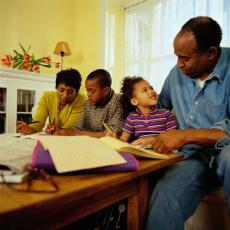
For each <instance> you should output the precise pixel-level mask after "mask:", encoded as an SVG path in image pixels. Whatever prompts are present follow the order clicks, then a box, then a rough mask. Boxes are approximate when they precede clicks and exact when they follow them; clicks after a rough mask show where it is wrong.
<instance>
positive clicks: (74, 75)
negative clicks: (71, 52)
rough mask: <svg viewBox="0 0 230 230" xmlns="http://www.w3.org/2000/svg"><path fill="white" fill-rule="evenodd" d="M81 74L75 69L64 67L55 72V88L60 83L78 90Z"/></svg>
mask: <svg viewBox="0 0 230 230" xmlns="http://www.w3.org/2000/svg"><path fill="white" fill-rule="evenodd" d="M81 80H82V78H81V74H80V73H79V71H78V70H76V69H66V70H62V71H60V72H58V73H57V77H56V89H57V88H58V86H59V85H60V84H65V85H67V86H70V87H73V88H74V89H76V91H77V92H78V91H79V89H80V87H81Z"/></svg>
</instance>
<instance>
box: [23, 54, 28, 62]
mask: <svg viewBox="0 0 230 230" xmlns="http://www.w3.org/2000/svg"><path fill="white" fill-rule="evenodd" d="M29 60H30V55H29V54H24V56H23V61H24V62H28V61H29Z"/></svg>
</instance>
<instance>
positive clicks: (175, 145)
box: [152, 129, 186, 153]
mask: <svg viewBox="0 0 230 230" xmlns="http://www.w3.org/2000/svg"><path fill="white" fill-rule="evenodd" d="M185 143H186V142H185V135H184V132H183V130H176V129H173V130H169V131H166V132H163V133H160V134H159V135H158V136H156V137H155V139H154V140H153V142H152V144H153V149H154V150H155V151H157V152H159V153H170V152H172V151H173V150H177V149H179V148H181V147H182V146H184V145H185Z"/></svg>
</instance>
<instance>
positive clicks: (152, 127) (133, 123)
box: [123, 108, 177, 138]
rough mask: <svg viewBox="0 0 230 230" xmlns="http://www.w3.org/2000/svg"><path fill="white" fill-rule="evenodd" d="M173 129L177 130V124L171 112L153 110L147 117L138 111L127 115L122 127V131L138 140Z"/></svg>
mask: <svg viewBox="0 0 230 230" xmlns="http://www.w3.org/2000/svg"><path fill="white" fill-rule="evenodd" d="M175 128H177V122H176V119H175V117H174V115H173V113H172V111H170V110H167V109H157V108H153V110H152V111H151V112H150V113H149V115H148V116H145V115H144V114H143V113H142V112H141V111H140V110H138V109H136V111H134V112H131V113H129V115H128V117H127V118H126V121H125V124H124V126H123V131H124V132H127V133H130V134H132V135H134V136H135V137H136V138H140V137H144V136H151V135H157V134H159V133H161V132H164V131H166V130H170V129H175Z"/></svg>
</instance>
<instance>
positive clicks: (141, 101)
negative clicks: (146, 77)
mask: <svg viewBox="0 0 230 230" xmlns="http://www.w3.org/2000/svg"><path fill="white" fill-rule="evenodd" d="M131 103H132V104H133V105H134V106H136V107H138V108H139V107H140V108H142V107H152V106H154V105H156V104H157V93H156V92H155V91H154V89H153V87H152V86H151V85H150V84H149V83H148V82H147V81H139V82H137V83H136V84H135V85H134V90H133V97H132V98H131Z"/></svg>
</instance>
